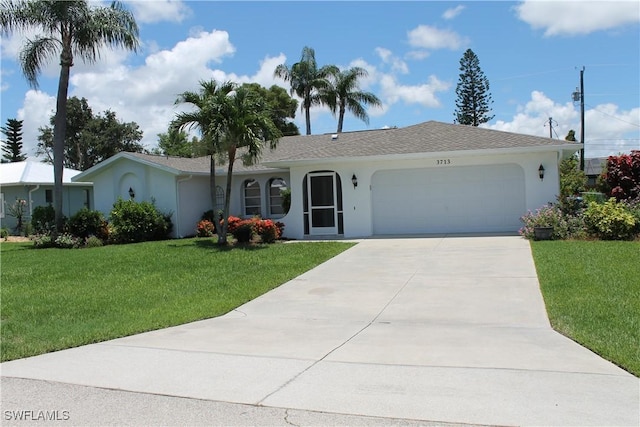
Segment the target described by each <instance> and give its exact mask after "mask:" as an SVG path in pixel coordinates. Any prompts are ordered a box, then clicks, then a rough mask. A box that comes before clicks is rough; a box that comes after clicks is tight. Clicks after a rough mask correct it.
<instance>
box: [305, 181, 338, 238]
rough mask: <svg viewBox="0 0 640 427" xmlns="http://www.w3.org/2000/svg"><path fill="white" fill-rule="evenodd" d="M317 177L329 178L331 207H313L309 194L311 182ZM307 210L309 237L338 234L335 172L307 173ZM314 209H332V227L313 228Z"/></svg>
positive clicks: (310, 193)
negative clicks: (331, 198)
mask: <svg viewBox="0 0 640 427" xmlns="http://www.w3.org/2000/svg"><path fill="white" fill-rule="evenodd" d="M318 177H331V185H332V188H331V191H332V193H333V203H332V205H325V206H314V205H313V194H312V192H311V181H312V180H313V179H314V178H318ZM307 194H308V197H307V203H308V206H307V209H308V212H309V218H308V221H309V235H313V236H318V235H336V234H338V189H337V179H336V172H335V171H324V172H309V173H308V174H307ZM314 209H333V226H332V227H314V226H313V211H314Z"/></svg>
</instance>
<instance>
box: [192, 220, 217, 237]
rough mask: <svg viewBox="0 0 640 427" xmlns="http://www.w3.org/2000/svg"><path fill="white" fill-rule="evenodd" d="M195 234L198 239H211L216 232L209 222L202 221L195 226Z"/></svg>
mask: <svg viewBox="0 0 640 427" xmlns="http://www.w3.org/2000/svg"><path fill="white" fill-rule="evenodd" d="M196 233H197V236H198V237H213V236H214V235H215V234H216V230H215V227H214V226H213V223H212V222H211V221H209V220H207V219H203V220H202V221H200V222H199V223H198V225H197V226H196Z"/></svg>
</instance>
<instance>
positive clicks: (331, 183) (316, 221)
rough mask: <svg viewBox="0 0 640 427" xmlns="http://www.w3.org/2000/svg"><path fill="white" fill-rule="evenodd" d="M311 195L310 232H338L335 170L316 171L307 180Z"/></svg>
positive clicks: (315, 233)
mask: <svg viewBox="0 0 640 427" xmlns="http://www.w3.org/2000/svg"><path fill="white" fill-rule="evenodd" d="M307 186H308V187H307V194H309V195H310V197H309V199H308V200H309V213H310V215H309V233H310V234H313V235H321V234H327V235H330V234H338V213H337V191H336V174H335V172H315V173H311V174H309V179H308V180H307Z"/></svg>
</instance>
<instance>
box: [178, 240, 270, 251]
mask: <svg viewBox="0 0 640 427" xmlns="http://www.w3.org/2000/svg"><path fill="white" fill-rule="evenodd" d="M169 246H173V247H179V246H178V245H169ZM193 246H196V247H198V248H200V249H207V250H213V251H216V252H228V251H231V250H244V251H256V250H263V249H267V245H265V244H261V243H238V242H233V243H229V244H227V245H224V246H220V245H218V242H216V241H215V240H213V239H196V240H194V241H193Z"/></svg>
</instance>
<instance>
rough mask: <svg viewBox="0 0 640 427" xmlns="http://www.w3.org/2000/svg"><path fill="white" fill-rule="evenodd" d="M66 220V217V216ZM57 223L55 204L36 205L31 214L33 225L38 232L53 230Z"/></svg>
mask: <svg viewBox="0 0 640 427" xmlns="http://www.w3.org/2000/svg"><path fill="white" fill-rule="evenodd" d="M64 221H65V222H66V218H64ZM55 224H56V211H55V209H53V206H36V207H35V208H33V214H32V215H31V225H32V227H33V231H34V232H35V233H36V234H41V233H49V232H51V231H53V229H54V228H55Z"/></svg>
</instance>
